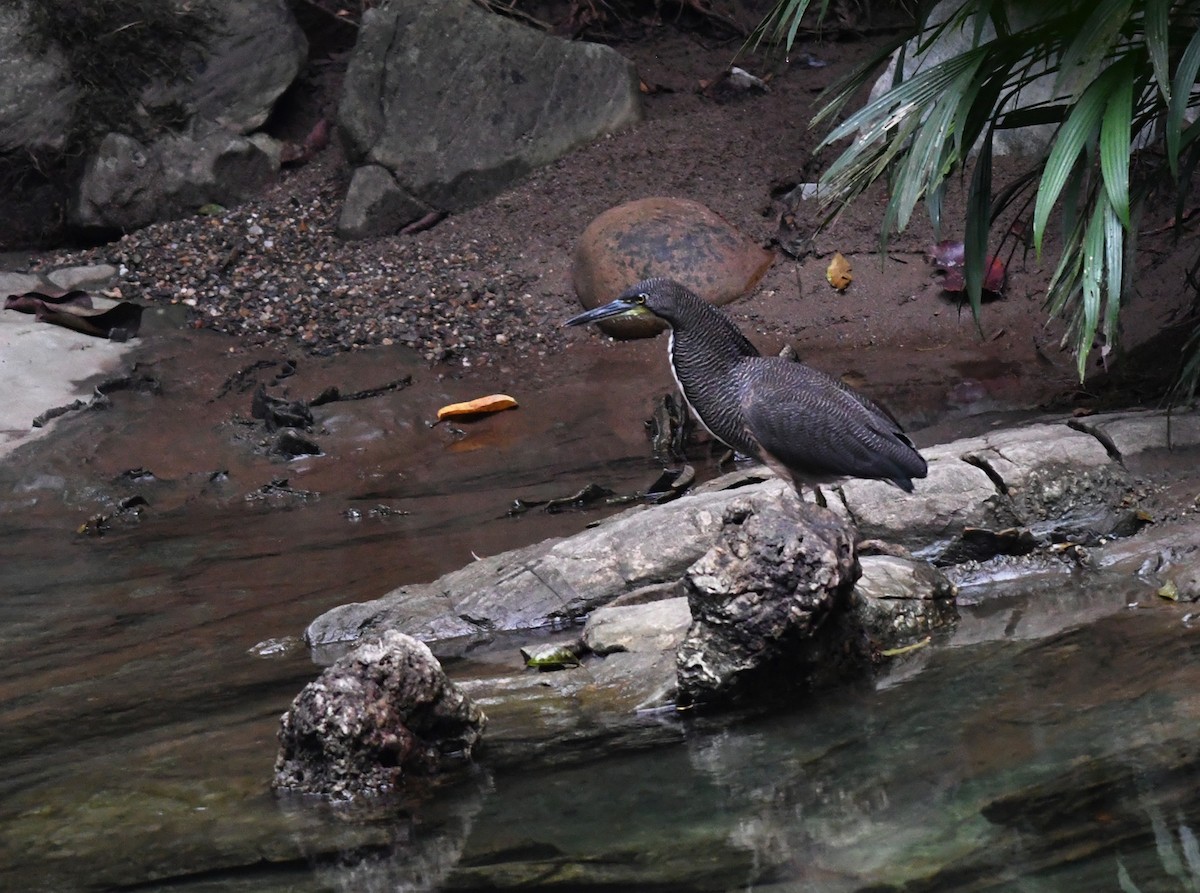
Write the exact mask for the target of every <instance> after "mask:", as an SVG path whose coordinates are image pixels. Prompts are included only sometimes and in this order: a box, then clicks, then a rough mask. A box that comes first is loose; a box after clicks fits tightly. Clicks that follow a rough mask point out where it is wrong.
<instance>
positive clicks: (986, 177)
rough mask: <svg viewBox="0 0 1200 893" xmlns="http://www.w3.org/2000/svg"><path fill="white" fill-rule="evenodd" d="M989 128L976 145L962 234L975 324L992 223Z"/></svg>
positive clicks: (967, 284)
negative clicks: (980, 141) (964, 227)
mask: <svg viewBox="0 0 1200 893" xmlns="http://www.w3.org/2000/svg"><path fill="white" fill-rule="evenodd" d="M992 136H993V134H992V131H991V130H990V129H989V130H988V132H987V134H986V135H985V136H984V139H983V143H982V144H981V145H980V147H979V156H978V157H977V158H976V159H975V170H974V171H973V172H972V174H971V188H970V190H969V191H968V192H967V219H966V231H965V233H964V235H963V262H964V264H965V265H966V268H967V270H966V277H965V278H966V287H967V300H969V301H970V302H971V313H972V315H973V316H974V317H975V325H976V326H977V327H978V326H979V325H980V314H981V312H982V310H983V277H984V272H985V271H986V268H987V242H988V229H989V227H990V226H991V222H992V221H991V217H992V213H991V200H992Z"/></svg>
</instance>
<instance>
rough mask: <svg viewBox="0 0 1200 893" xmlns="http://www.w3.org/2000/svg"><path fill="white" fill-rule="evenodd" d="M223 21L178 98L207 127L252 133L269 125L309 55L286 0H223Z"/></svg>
mask: <svg viewBox="0 0 1200 893" xmlns="http://www.w3.org/2000/svg"><path fill="white" fill-rule="evenodd" d="M213 5H214V6H215V7H216V8H217V10H218V12H219V15H220V17H221V20H222V25H221V26H220V27H219V28H218V29H217V37H216V39H214V40H212V41H210V43H209V47H208V50H207V52H206V54H205V56H204V58H203V59H202V60H201V61H200V65H199V69H198V71H197V73H196V75H195V76H194V77H192V78H191V79H190V80H188V81H187V82H185V83H182V84H179V85H177V86H176V87H174V88H173V90H172V93H173V96H172V97H171V98H175V99H177V100H178V101H180V102H181V103H183V105H184V106H185V107H186V108H187V109H188V110H189V111H190V112H191V115H192V117H193V119H194V120H195V121H196V122H198V127H199V128H200V131H199V135H203V132H204V130H205V129H208V128H211V129H213V130H224V131H228V132H230V133H238V134H247V133H251V132H252V131H255V130H258V128H260V127H262V126H263V124H265V123H266V120H267V117H268V116H269V115H270V114H271V110H272V109H273V108H274V107H275V101H276V100H277V99H279V97H280V96H282V95H283V92H284V91H285V90H286V89H287V88H288V87H290V86H291V84H292V81H294V80H295V79H296V75H298V74H299V73H300V69H301V67H302V66H303V65H304V61H305V58H306V57H307V55H308V41H307V40H306V39H305V37H304V32H303V31H301V30H300V26H299V25H298V24H296V20H295V18H294V17H293V16H292V13H291V11H290V10H289V8H288V4H287V2H286V0H254V2H251V3H247V2H245V0H218V2H216V3H214V4H213Z"/></svg>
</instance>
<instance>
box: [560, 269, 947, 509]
mask: <svg viewBox="0 0 1200 893" xmlns="http://www.w3.org/2000/svg"><path fill="white" fill-rule="evenodd" d="M645 314H650V315H653V316H655V317H657V318H658V319H660V320H662V321H663V322H665V323H666V324H667V326H668V327H669V329H670V341H669V343H668V348H667V349H668V352H669V354H670V360H671V370H672V372H673V373H674V375H675V381H676V383H677V384H678V385H679V390H680V391H681V392H682V393H683V397H684V400H685V401H686V402H687V404H688V406H689V407H690V409H691V411H692V413H693V414H694V415H695V416H696V418H697V419H699V420H700V423H701V424H702V425H704V427H705V428H707V429H708V431H709V433H710V434H712V436H713V437H715V438H716V439H717V440H719V441H721V442H722V443H724V444H725V445H726V446H728V447H729V448H730V449H732V450H735V451H736V452H739V453H743V454H745V455H748V456H753V457H756V458H758V459H760V460H761V461H763V462H765V463H766V464H767V465H768V466H770V467H771V468H772V469H773V470H774V471H775V473H776V474H779V475H780V476H781V477H783V478H785V479H790V480H791V481H792V483H793V485H794V486H795V487H796V490H797V492H799V491H800V488H801V486H802V485H805V484H807V485H809V486H810V487H812V488H813V489H814V490H816V488H817V487H818V486H819V485H820V484H825V483H833V482H835V481H838V480H841V479H844V478H847V477H856V478H874V479H877V480H884V481H889V482H891V483H892V484H895V485H896V486H897V487H899V488H900V489H902V490H905V491H907V492H909V493H911V492H912V489H913V478H923V477H925V474H926V470H927V469H926V465H925V460H924V458H922V456H921V454H920V453H919V452H917V450H916V448H915V447H914V446H913V444H912V441H911V440H909V439H908V437H907V436H906V435H905V433H904V431H903V429H902V428H901V427H900V425H899V423H898V422H897V421H896V420H895V419H894V418H892V416H891V414H889V413H888V412H886V411H885V410H884V409H882V408H881V407H879V406H878V405H877V404H875V403H874V402H873V401H872V400H870V399H869V398H867V397H865V396H863V395H862V394H860V393H859V392H858V391H856V390H854V388H852V387H850V386H849V385H847V384H845V383H843V382H841V381H838V380H837V379H836V378H833V377H832V376H830V375H826V374H825V373H824V372H822V371H820V370H819V369H814V368H813V367H812V366H808V365H805V364H804V363H798V362H794V361H792V360H788V359H784V358H783V357H764V356H762V355H761V354H760V353H759V352H758V349H757V348H755V346H754V345H753V344H751V343H750V341H749V340H748V339H747V338H746V336H745V335H743V334H742V333H741V331H740V330H739V329H738V327H737V326H736V325H735V324H734V322H733V320H731V319H730V318H729V317H728V316H726V315H725V313H723V312H722V311H721V310H719V309H718V308H716V307H714V306H712V305H711V304H709V303H708V302H706V301H704V300H703V299H701V298H700V297H698V296H697V295H695V294H693V293H692V292H691V291H689V290H688V289H687V288H685V287H684V286H682V285H680V284H679V283H678V282H674V281H672V280H670V279H647V280H645V281H643V282H639V283H638V284H637V285H634V286H632V287H631V288H629V289H626V290H625V291H624V292H623V293H622V294H621V295H620V296H619V297H618V298H617V299H616V300H614V301H612V302H611V303H608V304H604V305H603V306H600V307H596V308H594V309H592V310H588V311H587V312H585V313H581V314H579V315H578V316H574V317H572V318H571V319H569V320H567V322H566V325H569V326H578V325H583V324H585V323H590V322H597V321H599V320H602V319H608V318H610V317H614V316H622V315H626V316H632V315H645ZM817 495H818V499H820V493H819V491H817Z"/></svg>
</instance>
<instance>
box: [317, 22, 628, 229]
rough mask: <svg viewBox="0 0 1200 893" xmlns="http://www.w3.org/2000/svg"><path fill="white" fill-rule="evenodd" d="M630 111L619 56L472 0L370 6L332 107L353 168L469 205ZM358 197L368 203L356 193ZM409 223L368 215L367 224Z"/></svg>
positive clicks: (442, 206) (443, 203)
mask: <svg viewBox="0 0 1200 893" xmlns="http://www.w3.org/2000/svg"><path fill="white" fill-rule="evenodd" d="M639 116H640V96H639V93H638V80H637V75H636V72H635V70H634V68H633V65H632V64H631V63H630V62H629V61H628V60H626V59H624V58H622V57H621V56H620V55H619V54H617V53H616V52H614V51H613V50H611V49H608V48H607V47H602V46H598V45H596V44H589V43H582V42H569V41H565V40H561V39H559V38H556V37H551V36H549V35H546V34H543V33H541V32H539V31H535V30H533V29H531V28H527V27H525V26H524V25H521V24H518V23H516V22H513V21H511V20H509V19H505V18H502V17H500V16H496V15H493V14H490V13H487V12H485V11H484V10H482V9H480V8H479V7H478V6H477V5H475V4H473V3H471V2H469V0H448V2H444V3H436V4H430V3H422V2H419V0H395V2H392V3H388V4H386V5H383V6H379V7H376V8H375V9H371V10H368V11H367V13H366V14H365V15H364V16H363V21H362V27H361V31H360V34H359V39H358V43H357V44H356V45H355V48H354V54H353V56H352V58H351V60H350V66H349V68H348V70H347V72H346V80H345V85H344V92H343V95H342V101H341V105H340V107H339V109H338V123H339V130H340V133H341V134H342V137H343V139H344V140H345V144H346V152H347V157H348V158H349V159H350V161H351V162H352V163H354V164H376V165H381V166H383V167H385V168H387V169H388V170H389V171H391V172H392V173H393V174H394V175H395V177H396V181H397V183H398V185H399V187H400V188H401V189H403V190H404V191H405V192H406V193H407V194H408V195H409V196H410V198H411V199H412V200H414V201H415V202H418V203H420V204H423V205H428V206H431V207H433V208H435V209H438V210H443V211H456V210H460V209H463V208H467V207H470V206H471V205H473V204H476V203H478V202H480V201H482V200H484V199H486V198H488V197H490V196H492V195H494V194H495V193H497V192H499V191H500V190H501V189H503V188H504V187H505V186H506V185H507V184H509V183H511V182H512V181H513V180H515V179H517V178H519V177H521V176H523V175H524V174H526V173H527V172H529V171H530V170H532V169H533V168H536V167H539V166H541V165H543V164H547V163H548V162H550V161H553V160H554V159H555V158H558V157H559V156H561V155H564V154H565V153H567V152H569V151H571V150H572V149H574V148H576V147H578V146H580V145H583V144H585V143H587V142H589V141H591V140H593V139H595V138H596V137H598V136H601V135H602V134H605V133H610V132H612V131H614V130H617V129H619V128H621V127H624V126H626V125H628V124H630V123H633V122H634V121H636V120H638V118H639ZM359 185H360V192H361V189H362V188H363V185H364V184H363V183H362V182H361V181H360V184H359ZM380 185H381V186H382V188H384V189H388V190H390V187H388V186H387V184H386V183H382V182H381V183H380ZM355 201H356V206H357V207H363V206H371V205H375V202H372V201H371V200H370V199H369V198H368V197H367V196H365V195H361V194H360V195H356V197H355ZM397 207H400V206H397ZM355 213H356V214H357V213H358V212H357V211H356V212H355ZM410 213H411V212H410ZM416 216H420V215H414V216H413V217H410V218H409V220H411V219H415V217H416ZM409 220H405V219H404V214H399V213H398V214H396V216H394V217H393V218H391V219H388V218H385V217H384V216H383V215H382V214H377V215H375V216H374V217H373V219H372V223H371V226H370V228H369V231H372V232H378V231H384V232H390V231H395V230H396V229H398V228H399V227H401V226H403V225H404V224H405V223H407V222H409ZM354 224H355V221H354V220H351V219H345V220H343V222H342V225H341V229H342V230H344V231H345V232H347V233H352V232H353V231H354V229H355V226H354Z"/></svg>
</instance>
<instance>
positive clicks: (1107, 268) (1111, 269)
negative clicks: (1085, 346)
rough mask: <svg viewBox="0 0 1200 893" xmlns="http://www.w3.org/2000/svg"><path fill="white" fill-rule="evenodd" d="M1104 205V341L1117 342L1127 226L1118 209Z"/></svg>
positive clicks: (1113, 343)
mask: <svg viewBox="0 0 1200 893" xmlns="http://www.w3.org/2000/svg"><path fill="white" fill-rule="evenodd" d="M1101 204H1102V205H1103V206H1104V272H1105V282H1104V301H1105V312H1104V327H1103V329H1102V330H1101V331H1102V332H1103V333H1104V343H1105V344H1107V345H1110V346H1115V345H1116V343H1117V316H1118V314H1119V313H1120V310H1121V297H1122V292H1123V291H1124V269H1123V266H1124V259H1125V227H1124V226H1122V221H1121V220H1120V219H1119V218H1118V216H1117V212H1116V210H1115V209H1114V208H1113V206H1112V205H1111V204H1110V203H1109V202H1106V201H1102V202H1101Z"/></svg>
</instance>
